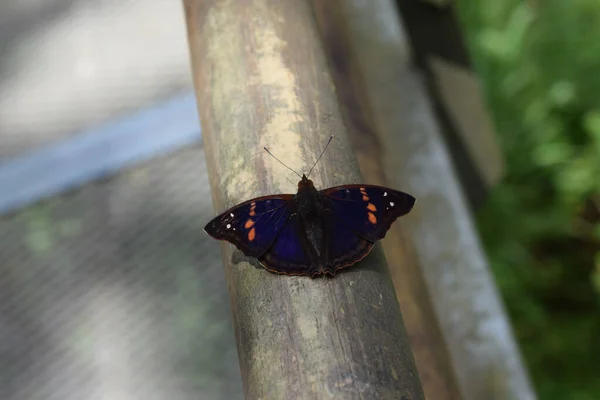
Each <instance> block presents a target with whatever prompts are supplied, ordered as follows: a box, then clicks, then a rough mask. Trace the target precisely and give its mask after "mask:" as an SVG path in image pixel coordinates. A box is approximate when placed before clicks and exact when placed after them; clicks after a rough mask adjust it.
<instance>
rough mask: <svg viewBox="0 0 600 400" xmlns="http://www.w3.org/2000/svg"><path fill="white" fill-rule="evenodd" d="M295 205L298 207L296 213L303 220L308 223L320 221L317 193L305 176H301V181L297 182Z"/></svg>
mask: <svg viewBox="0 0 600 400" xmlns="http://www.w3.org/2000/svg"><path fill="white" fill-rule="evenodd" d="M296 204H297V205H298V213H299V214H300V217H301V218H302V219H303V220H305V221H307V222H308V221H311V220H320V219H321V213H320V211H321V210H320V203H319V192H318V191H317V189H315V185H314V184H313V182H312V181H311V180H310V179H308V178H307V177H306V175H302V180H301V181H300V182H298V193H297V194H296Z"/></svg>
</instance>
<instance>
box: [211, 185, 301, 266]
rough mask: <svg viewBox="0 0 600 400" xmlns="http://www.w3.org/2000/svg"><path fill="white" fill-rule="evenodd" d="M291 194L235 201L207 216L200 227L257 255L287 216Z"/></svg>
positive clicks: (268, 242)
mask: <svg viewBox="0 0 600 400" xmlns="http://www.w3.org/2000/svg"><path fill="white" fill-rule="evenodd" d="M292 199H293V195H291V194H282V195H275V196H264V197H258V198H255V199H252V200H248V201H246V202H244V203H241V204H238V205H237V206H234V207H232V208H230V209H228V210H227V211H224V212H223V213H222V214H220V215H219V216H217V217H215V218H214V219H213V220H211V221H210V222H209V223H208V224H206V226H205V227H204V230H205V231H206V233H208V234H209V235H210V236H212V237H214V238H215V239H219V240H226V241H228V242H230V243H232V244H233V245H235V246H236V247H237V248H238V249H240V250H241V251H242V252H243V253H244V254H246V255H247V256H250V257H259V256H261V255H262V254H263V253H264V252H265V251H267V249H268V248H269V247H270V246H271V245H272V244H273V242H274V241H275V238H276V237H277V234H278V233H279V231H280V229H281V228H282V227H283V226H284V225H285V223H286V222H287V219H288V218H289V216H290V214H291V212H290V209H291V208H290V202H291V201H293V200H292Z"/></svg>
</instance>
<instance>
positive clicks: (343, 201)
mask: <svg viewBox="0 0 600 400" xmlns="http://www.w3.org/2000/svg"><path fill="white" fill-rule="evenodd" d="M321 193H322V194H323V198H324V199H323V202H324V206H325V207H329V208H330V209H331V212H332V214H333V216H334V217H335V218H336V219H337V220H339V223H341V224H343V225H345V226H346V227H347V228H349V229H350V230H351V231H353V232H354V233H355V234H357V235H359V236H360V237H362V238H364V239H366V240H368V241H370V242H372V243H374V242H376V241H377V240H380V239H382V238H383V237H384V236H385V234H386V232H387V231H388V229H389V228H390V226H391V225H392V223H393V222H394V221H395V220H396V219H397V218H398V217H401V216H403V215H406V214H408V213H409V212H410V210H411V209H412V207H413V206H414V204H415V198H414V197H413V196H411V195H409V194H407V193H404V192H401V191H398V190H394V189H390V188H386V187H382V186H373V185H345V186H336V187H332V188H329V189H325V190H322V191H321Z"/></svg>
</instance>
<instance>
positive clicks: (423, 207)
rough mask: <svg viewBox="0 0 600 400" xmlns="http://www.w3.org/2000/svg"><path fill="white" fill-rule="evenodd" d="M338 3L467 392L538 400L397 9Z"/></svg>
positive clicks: (386, 163) (379, 2)
mask: <svg viewBox="0 0 600 400" xmlns="http://www.w3.org/2000/svg"><path fill="white" fill-rule="evenodd" d="M339 4H340V7H339V10H338V11H339V12H340V13H342V15H343V16H342V18H343V19H344V20H345V21H346V25H347V28H348V32H349V43H351V44H352V51H353V52H354V53H355V58H354V60H355V61H356V63H357V68H358V69H359V70H360V73H361V75H362V80H363V87H364V93H365V96H366V98H367V99H368V103H369V106H370V110H371V116H372V117H373V123H374V125H375V126H376V127H377V130H376V133H377V135H378V137H379V141H380V143H381V148H382V149H383V156H382V165H383V171H385V172H386V179H387V180H388V182H390V183H391V185H392V186H394V187H397V188H401V189H402V190H406V191H407V192H409V193H415V194H416V197H417V198H418V199H419V203H418V206H416V207H415V209H414V211H413V212H412V213H411V214H410V215H409V216H407V217H406V218H405V219H404V220H402V221H401V222H402V223H401V225H402V226H403V227H406V228H407V229H404V230H403V231H404V232H405V233H406V234H407V236H408V238H409V239H410V241H411V242H412V243H413V244H414V246H415V249H416V258H417V259H418V260H419V261H420V265H421V267H422V269H423V270H422V273H423V275H424V277H425V281H426V283H427V289H428V292H429V294H430V296H431V301H432V302H433V305H434V309H435V313H436V315H437V318H438V320H439V322H440V326H441V329H442V333H443V336H444V338H445V340H446V343H447V345H448V350H449V353H450V356H451V361H452V365H453V367H454V370H455V372H456V375H457V378H458V383H459V387H460V391H461V394H462V395H463V397H464V398H465V399H467V400H471V399H472V400H480V399H534V398H535V393H534V392H533V390H532V387H531V384H530V382H529V379H528V376H527V372H526V370H525V368H524V366H523V364H522V361H521V357H520V355H519V351H518V349H517V346H516V344H515V340H514V338H513V335H512V332H511V329H510V324H509V322H508V320H507V317H506V314H505V311H504V308H503V305H502V302H501V300H500V298H499V295H498V292H497V289H496V287H495V285H494V282H493V279H492V277H491V275H490V273H489V270H488V266H487V261H486V258H485V255H484V254H483V251H482V248H481V245H480V243H479V240H478V237H477V232H476V230H475V228H474V226H473V221H472V217H471V215H470V213H469V211H468V207H467V205H466V203H465V198H464V195H463V193H462V192H461V190H460V188H459V183H458V180H457V178H456V175H455V173H454V170H453V167H452V165H451V162H450V159H449V157H448V153H447V150H446V148H445V146H444V142H443V140H442V137H441V134H440V132H439V127H438V125H437V122H436V120H435V117H434V114H433V110H432V107H431V103H430V101H429V99H428V98H427V94H426V90H425V87H424V84H423V82H422V77H421V76H420V74H419V72H418V71H417V70H415V69H414V67H413V62H412V60H411V58H410V53H411V51H410V49H409V45H408V42H407V40H406V38H405V34H404V31H403V28H402V26H401V25H400V23H399V20H398V18H397V10H396V8H395V6H394V3H392V2H391V0H376V1H371V2H364V1H359V0H344V1H339ZM399 247H400V246H399ZM402 307H403V310H405V307H404V303H402ZM407 307H409V306H407ZM405 312H407V311H405ZM407 315H408V314H407ZM432 398H436V397H435V396H434V397H432Z"/></svg>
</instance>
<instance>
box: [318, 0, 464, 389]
mask: <svg viewBox="0 0 600 400" xmlns="http://www.w3.org/2000/svg"><path fill="white" fill-rule="evenodd" d="M343 1H345V0H313V4H314V7H315V14H316V17H317V21H318V25H319V29H320V31H321V36H322V38H323V43H324V46H325V50H326V53H327V54H328V55H329V58H330V66H331V71H332V75H333V79H334V82H335V85H336V88H337V95H338V98H339V100H340V104H341V105H342V112H343V115H344V120H345V121H346V126H347V127H348V133H349V136H350V140H351V142H352V146H353V148H354V151H355V153H356V155H357V159H358V164H359V167H360V169H361V172H362V175H363V176H364V178H365V181H366V182H367V183H370V184H374V185H381V186H393V183H390V182H389V179H388V178H387V177H386V173H385V171H384V169H383V166H382V162H381V161H382V160H383V156H384V154H385V149H384V148H383V146H382V142H381V140H380V139H379V137H378V134H377V133H376V131H377V126H376V124H375V121H374V119H373V116H372V112H371V109H370V107H371V106H370V104H369V101H368V96H366V94H365V90H364V87H363V84H364V82H363V77H362V74H361V71H360V70H359V68H358V64H357V62H356V60H355V56H357V54H360V53H361V48H360V44H361V43H360V42H354V41H352V40H350V39H351V38H350V36H349V31H348V29H349V26H348V22H351V21H347V20H346V19H345V18H344V14H343V13H341V12H339V10H340V7H341V6H342V5H341V4H340V2H343ZM380 49H381V51H387V49H386V48H384V47H380ZM398 188H399V189H402V187H398ZM415 207H420V204H419V203H417V205H416V206H415ZM403 225H404V224H403V223H402V221H400V222H398V223H397V224H394V225H393V226H392V227H391V228H390V230H389V231H388V233H387V235H386V238H385V239H384V240H382V244H383V249H384V252H385V255H386V259H387V261H388V265H389V267H390V272H391V275H392V280H393V282H394V286H395V288H396V294H397V297H398V302H399V303H400V306H401V309H402V314H403V317H404V323H405V325H406V329H407V332H408V337H409V339H410V343H411V348H412V350H413V354H414V356H415V361H416V364H417V369H418V371H419V376H420V378H421V382H422V384H423V391H424V393H425V397H426V398H428V399H436V400H456V399H460V398H461V395H460V393H459V390H458V386H457V383H456V380H455V375H454V372H453V370H452V366H451V364H450V359H449V355H448V351H447V349H446V346H445V342H444V339H443V336H442V334H441V331H440V327H439V325H438V322H437V319H436V317H435V313H434V310H433V306H432V303H431V299H430V296H429V293H428V290H427V286H426V283H425V281H424V278H423V274H422V271H421V270H422V265H421V262H420V260H419V258H418V257H417V254H416V251H415V246H414V243H412V241H411V238H410V233H408V232H406V231H405V229H404V228H403Z"/></svg>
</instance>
